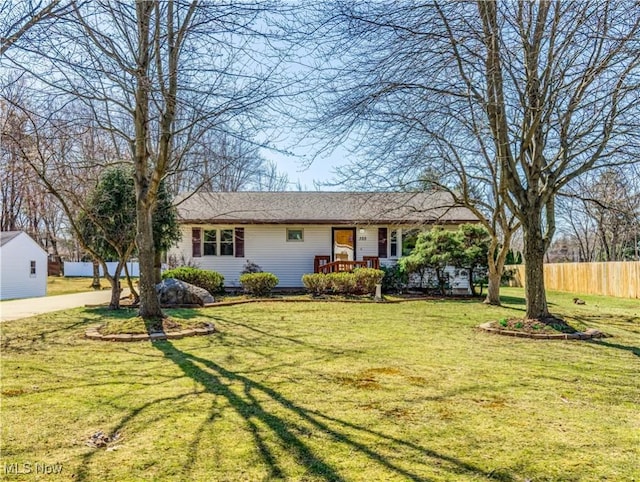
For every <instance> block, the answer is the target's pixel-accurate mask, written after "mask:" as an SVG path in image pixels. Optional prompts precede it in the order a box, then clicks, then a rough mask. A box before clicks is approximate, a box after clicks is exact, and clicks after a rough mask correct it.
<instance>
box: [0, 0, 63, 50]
mask: <svg viewBox="0 0 640 482" xmlns="http://www.w3.org/2000/svg"><path fill="white" fill-rule="evenodd" d="M72 3H73V2H72V1H71V0H47V1H42V0H2V2H0V56H2V55H3V54H4V53H5V52H6V51H7V50H8V49H9V48H10V47H11V46H12V45H13V44H15V43H16V42H20V41H22V42H25V41H26V40H27V39H26V37H27V36H28V35H29V34H34V30H36V27H40V28H39V29H38V30H39V31H38V32H36V33H35V35H34V36H35V37H37V35H42V34H43V33H46V24H47V23H50V22H54V21H56V20H57V19H58V18H60V17H63V16H65V15H66V14H67V13H69V11H70V10H71V7H72ZM28 40H29V41H33V39H28Z"/></svg>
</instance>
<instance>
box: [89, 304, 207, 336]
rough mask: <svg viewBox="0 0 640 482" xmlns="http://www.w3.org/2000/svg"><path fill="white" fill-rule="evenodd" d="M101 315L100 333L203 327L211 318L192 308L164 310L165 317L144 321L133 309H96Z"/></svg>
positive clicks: (129, 332)
mask: <svg viewBox="0 0 640 482" xmlns="http://www.w3.org/2000/svg"><path fill="white" fill-rule="evenodd" d="M96 312H97V313H98V314H99V315H100V316H101V318H102V321H103V324H102V326H101V327H100V329H99V330H98V331H99V332H100V333H101V334H102V335H114V334H139V333H149V332H156V331H164V332H172V331H180V330H185V329H189V328H204V327H205V326H206V325H207V323H210V321H211V319H210V318H209V317H206V316H198V315H197V314H195V315H194V310H186V309H181V310H165V312H166V314H167V317H166V318H163V319H157V320H151V321H149V322H145V320H143V319H142V318H141V317H139V316H137V315H136V310H134V309H127V308H125V309H122V310H118V311H112V310H107V309H100V310H96Z"/></svg>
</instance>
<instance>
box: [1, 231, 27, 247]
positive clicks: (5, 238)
mask: <svg viewBox="0 0 640 482" xmlns="http://www.w3.org/2000/svg"><path fill="white" fill-rule="evenodd" d="M20 233H22V231H2V232H0V246H4V245H5V244H7V243H8V242H9V241H11V240H12V239H13V238H15V237H16V236H18V235H19V234H20Z"/></svg>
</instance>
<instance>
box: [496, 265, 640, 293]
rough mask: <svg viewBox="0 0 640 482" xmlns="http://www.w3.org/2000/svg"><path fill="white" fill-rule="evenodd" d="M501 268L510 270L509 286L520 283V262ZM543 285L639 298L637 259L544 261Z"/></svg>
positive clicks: (639, 282)
mask: <svg viewBox="0 0 640 482" xmlns="http://www.w3.org/2000/svg"><path fill="white" fill-rule="evenodd" d="M505 269H509V270H513V272H514V279H513V282H512V283H511V285H512V286H524V265H522V264H521V265H511V266H506V267H505ZM544 285H545V288H546V289H548V290H556V291H569V292H571V293H578V294H591V295H605V296H617V297H618V298H640V261H610V262H607V263H550V264H545V265H544Z"/></svg>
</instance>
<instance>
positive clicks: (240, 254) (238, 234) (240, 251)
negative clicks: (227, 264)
mask: <svg viewBox="0 0 640 482" xmlns="http://www.w3.org/2000/svg"><path fill="white" fill-rule="evenodd" d="M235 238H236V258H244V228H236V229H235Z"/></svg>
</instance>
